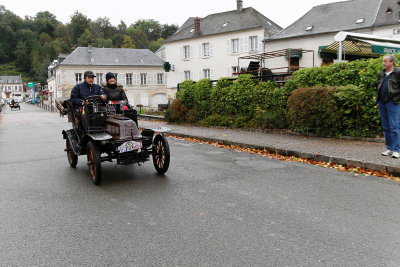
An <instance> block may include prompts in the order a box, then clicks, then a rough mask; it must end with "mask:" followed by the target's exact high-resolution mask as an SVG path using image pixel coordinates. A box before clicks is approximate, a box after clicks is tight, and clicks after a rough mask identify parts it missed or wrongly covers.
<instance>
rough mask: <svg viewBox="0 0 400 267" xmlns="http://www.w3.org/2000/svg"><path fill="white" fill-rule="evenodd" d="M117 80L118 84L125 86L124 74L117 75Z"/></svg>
mask: <svg viewBox="0 0 400 267" xmlns="http://www.w3.org/2000/svg"><path fill="white" fill-rule="evenodd" d="M117 80H118V82H119V83H120V84H122V85H125V84H126V81H125V74H124V73H118V75H117Z"/></svg>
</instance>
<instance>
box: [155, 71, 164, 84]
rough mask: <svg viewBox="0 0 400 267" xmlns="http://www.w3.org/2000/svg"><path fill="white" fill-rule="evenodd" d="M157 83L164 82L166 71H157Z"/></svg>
mask: <svg viewBox="0 0 400 267" xmlns="http://www.w3.org/2000/svg"><path fill="white" fill-rule="evenodd" d="M157 84H158V85H160V84H164V73H157Z"/></svg>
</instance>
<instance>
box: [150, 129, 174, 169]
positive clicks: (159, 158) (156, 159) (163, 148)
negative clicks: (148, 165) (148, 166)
mask: <svg viewBox="0 0 400 267" xmlns="http://www.w3.org/2000/svg"><path fill="white" fill-rule="evenodd" d="M153 144H154V151H153V164H154V167H155V168H156V171H157V172H158V173H159V174H164V173H166V172H167V171H168V168H169V160H170V153H169V145H168V141H167V138H165V137H164V136H162V135H157V136H156V137H155V138H154V141H153Z"/></svg>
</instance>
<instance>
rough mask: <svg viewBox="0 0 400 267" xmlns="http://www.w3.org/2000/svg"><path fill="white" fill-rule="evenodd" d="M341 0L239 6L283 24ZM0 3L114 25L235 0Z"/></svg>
mask: <svg viewBox="0 0 400 267" xmlns="http://www.w3.org/2000/svg"><path fill="white" fill-rule="evenodd" d="M339 1H343V0H278V1H276V0H243V7H253V8H255V9H256V10H258V11H259V12H260V13H262V14H263V15H264V16H266V17H267V18H269V19H271V20H272V21H274V22H275V23H277V24H278V25H280V26H281V27H283V28H285V27H287V26H289V25H290V24H292V23H293V22H295V21H296V20H297V19H298V18H300V17H301V16H302V15H304V14H305V13H306V12H307V11H309V10H310V9H311V8H312V7H313V6H317V5H321V4H326V3H332V2H339ZM0 5H4V6H5V7H6V9H8V10H11V11H12V12H13V13H15V14H17V15H18V16H20V17H22V18H23V17H24V16H35V14H36V13H37V12H39V11H49V12H51V13H52V14H54V15H55V16H56V17H57V19H58V20H60V21H62V22H63V23H66V22H69V20H70V17H71V15H72V14H73V13H74V12H75V10H79V12H81V13H83V14H85V15H86V16H88V17H89V18H90V19H92V20H95V19H96V18H98V17H108V18H110V21H111V23H112V24H113V25H114V26H116V25H118V24H119V22H120V21H121V20H123V21H125V23H126V24H127V25H128V26H129V25H130V24H132V23H134V22H135V21H137V20H138V19H155V20H157V21H159V22H160V23H162V24H164V23H168V24H177V25H178V26H180V25H182V24H183V23H184V22H185V21H186V20H187V19H188V18H189V17H205V16H207V15H209V14H213V13H218V12H223V11H229V10H233V9H236V0H147V1H146V0H144V1H143V0H141V1H138V0H96V1H91V0H86V1H82V0H68V1H66V0H61V1H60V0H24V1H21V0H0Z"/></svg>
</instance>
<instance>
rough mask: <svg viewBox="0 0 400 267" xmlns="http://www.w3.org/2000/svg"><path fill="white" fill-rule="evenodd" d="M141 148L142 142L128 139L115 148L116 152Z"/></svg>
mask: <svg viewBox="0 0 400 267" xmlns="http://www.w3.org/2000/svg"><path fill="white" fill-rule="evenodd" d="M141 148H142V142H136V141H128V142H125V143H123V144H122V145H120V146H119V147H118V148H117V150H118V153H124V152H129V151H133V150H138V149H141Z"/></svg>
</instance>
